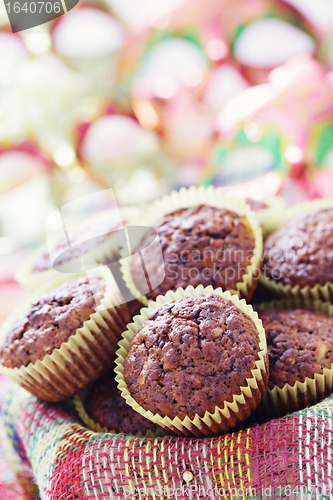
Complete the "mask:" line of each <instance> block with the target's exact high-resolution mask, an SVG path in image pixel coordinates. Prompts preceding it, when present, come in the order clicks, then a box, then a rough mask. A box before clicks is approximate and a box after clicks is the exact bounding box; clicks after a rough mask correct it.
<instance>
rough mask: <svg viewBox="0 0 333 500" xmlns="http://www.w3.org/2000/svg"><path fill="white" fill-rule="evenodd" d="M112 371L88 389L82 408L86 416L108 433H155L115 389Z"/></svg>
mask: <svg viewBox="0 0 333 500" xmlns="http://www.w3.org/2000/svg"><path fill="white" fill-rule="evenodd" d="M114 377H115V374H114V371H113V370H110V371H109V372H107V373H106V374H105V375H104V376H103V377H102V378H100V379H98V380H96V382H94V384H93V385H92V386H91V388H90V389H89V392H88V394H87V398H86V400H85V403H84V406H85V411H86V412H87V414H88V416H89V417H90V418H91V419H92V420H93V421H94V422H96V423H98V424H100V426H101V427H106V428H107V429H108V430H109V431H113V432H116V433H125V434H134V435H136V434H139V433H140V432H141V434H143V435H145V434H146V433H147V432H148V431H151V432H153V433H154V432H156V430H157V427H156V425H155V424H153V423H152V422H151V421H150V420H148V419H147V418H145V417H143V416H142V415H140V414H139V413H137V412H136V411H134V410H133V409H132V408H131V407H130V406H128V404H127V403H126V401H125V400H124V398H123V397H122V396H121V394H120V391H119V390H118V389H117V383H116V381H115V378H114Z"/></svg>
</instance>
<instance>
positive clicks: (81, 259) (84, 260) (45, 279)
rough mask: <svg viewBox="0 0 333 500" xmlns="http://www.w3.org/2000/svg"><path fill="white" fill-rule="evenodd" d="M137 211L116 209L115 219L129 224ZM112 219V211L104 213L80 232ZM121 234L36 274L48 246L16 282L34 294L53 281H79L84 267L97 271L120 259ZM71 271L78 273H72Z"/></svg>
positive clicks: (35, 255) (36, 254) (30, 260)
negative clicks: (101, 266) (77, 279)
mask: <svg viewBox="0 0 333 500" xmlns="http://www.w3.org/2000/svg"><path fill="white" fill-rule="evenodd" d="M137 212H138V210H137V209H136V208H133V207H122V208H120V209H119V212H118V209H117V210H116V209H115V210H114V217H115V218H117V219H119V218H120V219H121V221H123V223H124V224H126V222H127V221H128V220H130V219H131V218H133V217H134V216H135V215H136V214H137ZM112 217H113V212H112V211H109V210H107V211H106V210H104V211H102V212H99V213H97V214H95V215H93V216H91V217H89V219H88V221H87V220H86V221H84V223H82V224H81V225H80V226H79V230H82V231H84V230H87V229H88V228H90V227H94V226H96V225H98V224H101V223H106V222H107V221H108V220H110V221H111V220H112ZM117 233H118V231H117V230H115V232H114V234H112V233H111V234H108V235H107V236H106V238H105V241H100V242H99V243H96V246H95V247H94V248H91V249H89V250H87V251H83V252H82V255H79V256H77V257H73V258H69V259H66V260H64V262H63V263H61V264H58V265H57V269H54V268H53V267H50V268H48V269H44V270H36V271H34V266H35V264H36V263H38V261H39V260H40V259H41V257H42V255H43V254H44V253H45V252H47V251H48V247H47V246H46V245H45V246H43V248H41V249H38V250H37V251H36V252H34V253H33V254H32V255H31V256H30V257H29V258H28V259H27V260H26V261H25V262H23V264H22V265H21V266H20V267H19V268H18V270H17V271H16V273H15V279H16V281H17V282H18V283H20V285H22V286H23V287H24V288H27V289H28V290H32V291H34V290H36V289H37V288H39V287H41V286H43V287H45V286H46V285H47V284H48V283H51V284H52V282H54V281H57V280H61V279H62V280H63V281H67V280H68V279H71V278H75V277H77V276H79V275H80V274H82V272H83V270H84V268H94V267H97V265H98V264H101V263H108V262H112V261H113V260H114V259H115V258H119V251H120V247H121V243H120V242H121V237H120V235H119V234H117ZM101 236H102V235H101ZM96 237H97V236H96ZM71 268H72V269H73V271H74V272H69V271H70V269H71ZM61 276H62V277H61Z"/></svg>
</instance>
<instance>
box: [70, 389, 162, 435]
mask: <svg viewBox="0 0 333 500" xmlns="http://www.w3.org/2000/svg"><path fill="white" fill-rule="evenodd" d="M88 390H89V389H88ZM86 396H87V393H86V392H85V391H82V392H80V393H79V394H75V396H74V398H73V402H74V406H75V409H76V411H77V413H78V415H79V417H80V419H81V420H82V422H83V423H84V424H85V425H86V426H87V427H89V428H90V429H91V430H93V431H95V432H104V433H108V434H118V435H119V433H116V432H115V431H114V430H112V429H108V428H107V427H103V426H101V425H100V424H99V423H98V422H95V420H93V419H92V418H91V417H89V415H88V413H87V412H86V409H85V399H86ZM126 435H127V436H135V437H143V438H147V439H148V438H155V437H161V436H165V435H166V433H165V431H163V430H162V429H161V428H160V427H158V428H157V430H156V432H152V431H150V430H148V431H147V432H146V433H145V434H142V433H141V432H139V433H138V434H132V433H131V432H130V433H129V434H126Z"/></svg>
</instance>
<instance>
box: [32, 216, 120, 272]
mask: <svg viewBox="0 0 333 500" xmlns="http://www.w3.org/2000/svg"><path fill="white" fill-rule="evenodd" d="M120 228H121V225H120V224H119V223H118V222H114V221H106V222H103V223H99V224H95V225H94V226H89V227H87V228H84V229H82V230H81V231H78V232H77V233H76V234H75V235H74V236H72V237H71V241H70V244H71V246H70V247H69V244H68V241H67V239H66V238H60V239H59V241H58V242H56V243H55V244H54V247H53V251H52V254H53V255H57V258H56V261H55V263H53V262H51V258H50V252H49V250H48V248H46V249H45V250H44V252H42V254H41V255H40V256H39V257H38V260H37V261H36V262H35V263H34V265H33V268H32V273H40V272H42V271H47V270H48V269H52V267H53V265H56V266H57V267H60V266H64V265H65V264H67V268H66V269H65V271H66V272H80V271H81V261H80V262H79V266H77V265H76V263H75V261H76V260H77V259H80V257H81V255H82V254H84V253H86V252H89V251H90V250H94V249H95V248H96V247H97V246H98V245H100V244H102V243H104V242H105V241H106V240H107V239H108V240H109V241H110V247H111V250H117V248H115V249H112V242H113V239H112V233H114V232H115V231H117V230H118V229H120ZM101 233H102V234H101ZM115 244H117V242H116V241H115ZM118 251H119V249H118ZM71 262H72V268H71V266H70V263H71Z"/></svg>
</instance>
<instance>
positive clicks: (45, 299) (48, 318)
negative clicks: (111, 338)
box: [1, 276, 105, 368]
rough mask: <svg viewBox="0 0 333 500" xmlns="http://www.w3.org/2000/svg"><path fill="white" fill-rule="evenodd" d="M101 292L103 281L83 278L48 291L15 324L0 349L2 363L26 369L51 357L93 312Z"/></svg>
mask: <svg viewBox="0 0 333 500" xmlns="http://www.w3.org/2000/svg"><path fill="white" fill-rule="evenodd" d="M104 291H105V280H104V279H103V278H100V277H98V276H91V277H89V279H88V277H87V276H85V277H79V278H75V279H73V280H70V281H66V282H65V283H62V284H61V285H60V286H58V287H57V288H53V289H52V290H50V291H49V292H47V293H46V294H45V295H43V296H42V297H41V298H40V299H39V300H37V301H36V302H34V303H33V304H31V307H30V309H29V311H28V312H27V313H26V314H25V315H24V316H22V317H20V318H18V319H17V320H16V321H15V322H14V324H13V326H12V328H11V330H10V331H9V332H8V334H7V337H6V339H5V342H4V343H3V345H2V347H1V363H2V364H3V365H4V366H6V367H8V368H15V367H20V366H27V365H28V364H29V363H35V362H36V361H37V360H38V359H39V360H42V359H43V358H44V356H46V354H51V353H52V351H53V350H54V349H58V348H59V347H60V346H61V344H62V343H63V342H67V341H68V339H69V338H70V336H71V335H73V334H75V333H76V330H77V328H81V327H82V326H83V323H84V322H85V321H87V320H88V319H89V316H90V315H91V314H93V313H94V312H95V307H96V302H95V296H96V297H100V298H101V297H102V295H103V293H104Z"/></svg>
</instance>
